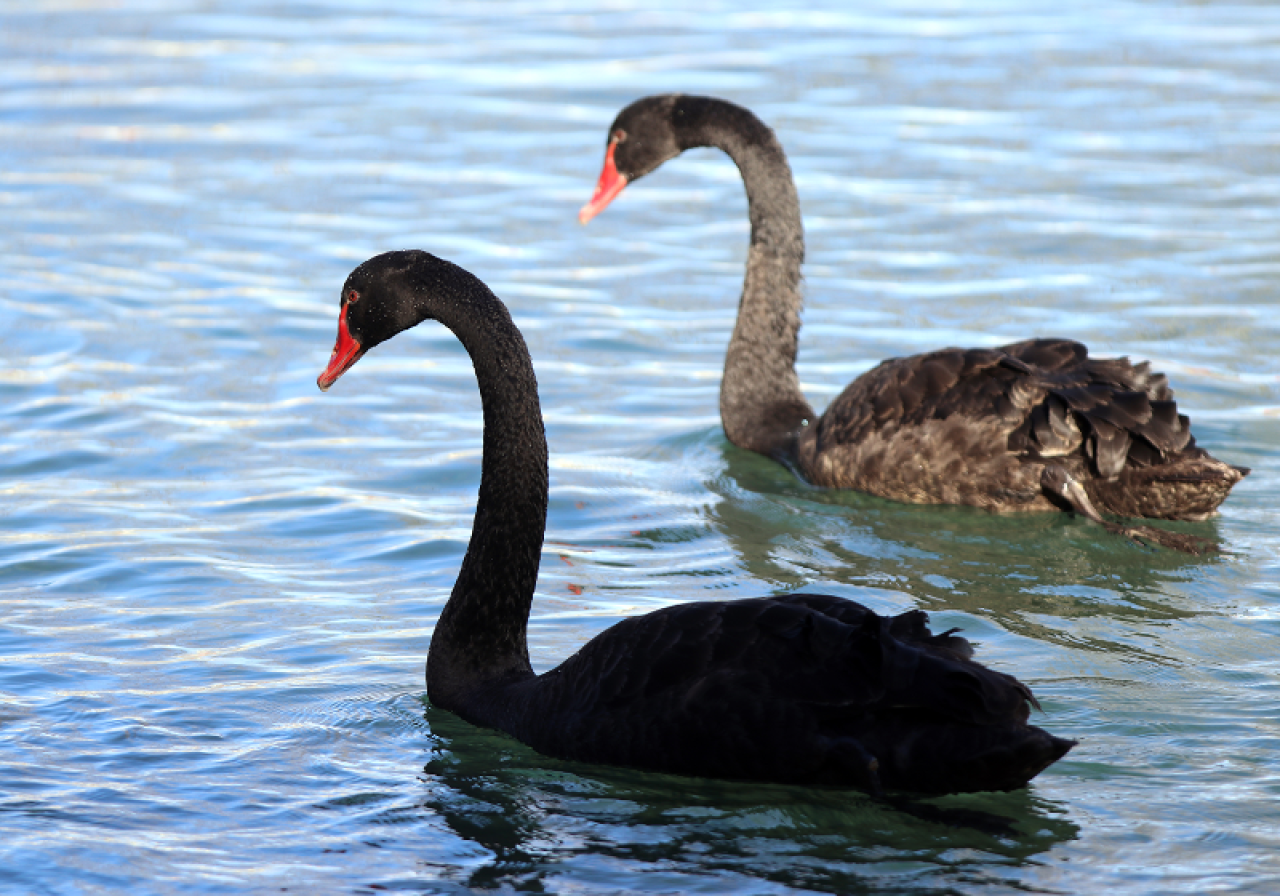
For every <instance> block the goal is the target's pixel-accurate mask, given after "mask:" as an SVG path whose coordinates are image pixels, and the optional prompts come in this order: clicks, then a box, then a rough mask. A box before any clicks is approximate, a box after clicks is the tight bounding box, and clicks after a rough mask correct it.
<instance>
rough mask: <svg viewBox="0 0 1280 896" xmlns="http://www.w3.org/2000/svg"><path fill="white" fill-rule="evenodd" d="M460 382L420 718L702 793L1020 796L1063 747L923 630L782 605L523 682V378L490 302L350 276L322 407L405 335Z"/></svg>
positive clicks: (532, 537) (440, 278)
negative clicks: (463, 435)
mask: <svg viewBox="0 0 1280 896" xmlns="http://www.w3.org/2000/svg"><path fill="white" fill-rule="evenodd" d="M429 319H430V320H437V321H439V322H440V323H442V324H444V325H445V326H447V327H449V328H450V329H451V330H452V331H453V332H454V333H455V334H456V335H457V336H458V338H459V339H460V340H461V342H462V343H463V345H464V346H465V347H466V349H467V351H468V353H469V354H470V356H471V358H472V361H473V363H474V365H475V370H476V377H477V380H478V383H479V387H480V396H481V404H482V406H483V413H484V450H483V459H482V468H481V479H480V493H479V498H478V501H477V505H476V515H475V523H474V526H473V528H472V534H471V540H470V543H469V544H468V547H467V552H466V555H465V557H464V559H463V561H462V568H461V570H460V572H459V574H458V579H457V582H456V583H455V585H454V588H453V592H452V594H451V595H450V598H449V601H448V603H447V604H446V606H445V608H444V611H443V612H442V613H441V615H440V619H439V622H438V623H437V625H436V628H435V632H434V634H433V636H432V641H431V648H430V651H429V653H428V658H427V692H428V695H429V696H430V698H431V701H432V702H433V703H434V704H436V705H437V706H440V707H442V708H444V709H448V710H451V711H453V712H455V713H457V714H458V715H459V716H461V717H463V718H464V719H467V720H468V721H470V722H473V723H475V724H477V725H483V726H487V727H491V728H496V729H498V730H501V731H504V732H507V733H508V734H511V735H512V736H514V737H516V738H517V739H519V740H521V741H523V742H524V743H527V744H529V745H530V746H532V747H533V748H534V749H536V750H539V751H541V752H543V753H545V754H547V755H550V756H556V757H560V758H565V759H573V760H581V761H586V762H596V763H605V764H612V765H623V766H631V767H636V768H642V769H649V770H653V771H661V772H670V773H675V774H683V775H698V776H708V777H717V778H732V779H746V780H765V781H778V782H790V783H797V784H815V785H832V786H840V787H852V788H859V789H862V790H866V791H868V792H871V793H879V792H880V791H881V790H882V789H895V790H899V789H900V790H914V791H922V792H932V793H942V792H955V791H971V790H1007V789H1013V788H1017V787H1021V786H1023V785H1025V784H1026V783H1027V782H1028V781H1029V780H1031V778H1033V777H1034V776H1035V775H1036V774H1038V773H1039V772H1040V771H1041V770H1043V769H1044V768H1045V767H1047V766H1048V765H1049V764H1051V763H1052V762H1054V761H1056V760H1057V759H1058V758H1060V757H1061V756H1063V755H1064V754H1065V753H1066V752H1067V750H1069V749H1070V748H1071V747H1072V746H1073V744H1074V742H1073V741H1068V740H1063V739H1061V738H1057V737H1054V736H1053V735H1050V734H1048V733H1047V732H1045V731H1043V730H1041V729H1039V728H1036V727H1034V726H1031V725H1028V724H1027V718H1028V713H1029V709H1030V707H1031V706H1032V705H1038V704H1036V703H1035V698H1034V697H1033V696H1032V694H1031V691H1030V690H1029V689H1028V688H1027V687H1026V686H1025V685H1023V684H1022V683H1021V682H1019V681H1017V679H1015V678H1012V677H1011V676H1008V675H1005V674H1003V673H1001V672H997V671H994V670H991V669H988V668H986V667H985V666H982V665H980V664H978V663H976V662H974V661H973V660H972V659H971V658H970V657H971V655H972V650H971V648H970V647H969V645H968V642H966V641H965V640H964V639H963V638H960V637H958V636H956V635H955V634H954V631H951V632H946V633H944V634H940V635H934V634H932V633H931V632H930V631H929V629H928V627H927V624H926V623H927V617H926V615H925V614H924V613H922V612H919V611H913V612H908V613H903V614H901V615H898V616H894V617H885V616H880V615H878V614H876V613H875V612H873V611H871V610H869V609H867V608H866V607H863V606H861V605H860V604H857V603H854V602H853V601H849V600H845V599H842V598H838V597H829V596H826V595H819V594H793V595H789V596H784V597H766V598H756V599H748V600H734V601H708V602H699V603H692V604H681V605H677V606H672V607H668V608H665V609H662V610H658V611H656V612H653V613H649V614H647V615H644V616H639V617H634V618H629V619H625V620H623V621H622V622H619V623H618V624H617V625H614V626H613V627H612V628H610V629H608V630H606V631H605V632H603V633H601V634H600V635H598V636H597V637H595V638H594V639H592V640H591V641H590V642H589V643H587V644H586V645H585V646H584V647H583V648H582V649H581V650H580V651H578V653H576V654H575V655H574V656H572V657H570V658H569V659H567V660H566V661H565V662H564V663H562V664H561V665H560V666H558V667H557V668H555V669H552V670H551V671H549V672H547V673H545V674H543V675H536V674H535V673H534V671H533V668H532V666H531V665H530V662H529V652H528V645H527V637H526V634H527V625H528V618H529V610H530V606H531V604H532V601H533V592H534V586H535V584H536V580H537V572H538V562H539V557H540V553H541V547H542V539H543V534H544V530H545V525H546V512H547V443H546V438H545V436H544V433H543V426H542V416H541V411H540V408H539V403H538V392H537V382H536V380H535V378H534V372H533V366H532V362H531V361H530V359H529V353H528V351H527V349H526V347H525V344H524V340H523V338H522V337H521V335H520V332H519V330H518V329H517V328H516V326H515V325H514V323H513V322H512V321H511V318H510V316H509V314H508V313H507V310H506V308H505V307H504V306H503V304H502V303H501V301H499V300H498V298H497V297H495V296H494V295H493V293H491V292H490V291H489V290H488V288H487V287H485V285H484V284H483V283H481V282H480V280H478V279H477V278H476V277H474V276H472V275H471V274H469V273H467V272H466V271H464V270H462V269H461V268H459V267H456V266H455V265H452V264H450V263H449V262H446V261H443V260H441V259H438V258H435V257H434V256H432V255H429V254H427V253H425V252H391V253H387V254H385V255H380V256H378V257H376V258H373V259H370V260H369V261H367V262H365V263H364V264H362V265H360V266H359V267H358V268H356V269H355V271H353V272H352V274H351V275H350V277H349V278H348V279H347V282H346V284H345V286H344V287H343V292H342V304H341V310H340V314H339V322H338V340H337V343H336V345H335V347H334V351H333V355H332V357H331V359H330V362H329V365H328V367H327V368H326V370H325V372H324V373H323V374H321V376H320V378H319V381H318V383H319V385H320V387H321V388H322V389H328V388H329V387H330V386H331V385H332V384H333V383H334V381H336V380H337V379H338V377H339V376H341V375H342V374H343V373H344V372H345V371H346V370H348V369H349V368H350V367H351V366H352V365H353V364H354V363H355V362H356V361H357V360H358V359H359V358H360V357H361V356H362V355H363V354H364V353H365V352H366V351H368V350H369V349H371V348H372V347H374V346H375V345H378V344H379V343H381V342H384V341H386V340H387V339H389V338H391V336H393V335H395V334H396V333H398V332H400V331H402V330H405V329H408V328H409V327H412V326H415V325H416V324H418V323H419V322H421V321H423V320H429Z"/></svg>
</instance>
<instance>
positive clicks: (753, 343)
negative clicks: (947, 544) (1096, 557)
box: [579, 94, 1249, 532]
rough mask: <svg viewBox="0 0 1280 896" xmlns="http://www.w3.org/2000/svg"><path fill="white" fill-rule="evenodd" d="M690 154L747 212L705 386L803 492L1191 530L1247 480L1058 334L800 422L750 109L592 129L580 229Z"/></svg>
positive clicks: (788, 180) (702, 100)
mask: <svg viewBox="0 0 1280 896" xmlns="http://www.w3.org/2000/svg"><path fill="white" fill-rule="evenodd" d="M696 146H715V147H718V148H720V149H722V150H723V151H724V152H726V153H727V154H728V155H729V156H730V158H732V159H733V161H734V162H735V163H736V164H737V166H738V169H739V171H740V172H741V173H742V178H743V182H744V184H745V186H746V192H747V202H748V209H749V214H750V218H751V244H750V249H749V252H748V256H747V270H746V278H745V282H744V285H743V291H742V299H741V303H740V305H739V310H738V319H737V323H736V325H735V327H734V331H733V336H732V338H731V340H730V342H729V348H728V351H727V353H726V357H725V366H724V377H723V379H722V381H721V390H720V417H721V420H722V422H723V424H724V429H725V434H726V436H727V437H728V439H729V441H731V442H733V443H734V444H735V445H738V446H739V447H742V448H746V449H748V450H750V451H755V452H758V453H760V454H764V455H767V456H769V457H772V458H774V459H776V460H778V461H781V462H783V463H786V464H788V465H789V466H792V467H793V468H794V469H796V470H797V471H798V472H799V473H800V474H801V475H802V476H803V477H804V478H805V479H807V480H809V481H810V482H812V483H813V484H815V485H819V486H825V487H829V488H843V489H855V490H857V491H863V492H868V493H870V494H873V495H878V496H880V497H883V498H891V499H894V500H898V501H904V502H908V503H915V504H968V505H972V506H976V507H983V508H986V509H988V510H993V511H998V512H1018V511H1050V510H1056V509H1074V510H1076V511H1077V512H1080V513H1084V514H1086V515H1089V516H1091V517H1093V518H1095V519H1098V518H1099V517H1098V513H1097V509H1101V510H1103V511H1108V512H1111V513H1115V514H1120V515H1123V516H1138V517H1155V518H1162V519H1173V520H1201V519H1205V518H1207V517H1209V516H1211V515H1212V514H1213V513H1214V512H1215V511H1216V510H1217V507H1218V505H1219V504H1221V503H1222V501H1223V500H1224V499H1225V498H1226V496H1227V493H1228V492H1229V491H1230V490H1231V487H1232V486H1233V485H1235V484H1236V483H1237V482H1239V481H1240V480H1241V479H1242V478H1243V477H1244V476H1245V475H1246V474H1247V473H1248V472H1249V471H1248V469H1246V468H1244V467H1238V466H1234V465H1232V464H1227V463H1224V462H1222V461H1220V460H1217V459H1216V458H1214V457H1212V456H1210V455H1209V454H1208V452H1206V451H1204V450H1203V449H1202V448H1199V447H1197V446H1196V443H1195V438H1194V437H1193V436H1192V434H1191V428H1190V424H1189V422H1188V420H1187V418H1186V417H1185V416H1183V415H1181V414H1179V413H1178V409H1177V406H1176V405H1175V403H1174V400H1173V392H1172V390H1170V388H1169V385H1168V382H1167V380H1166V378H1165V376H1164V375H1163V374H1160V373H1154V372H1152V371H1151V369H1150V365H1149V364H1148V363H1146V362H1142V363H1139V364H1131V363H1130V362H1129V361H1128V359H1125V358H1120V359H1113V360H1102V359H1097V358H1090V357H1089V354H1088V350H1087V349H1086V348H1085V347H1084V346H1083V345H1081V344H1080V343H1079V342H1074V341H1072V340H1069V339H1029V340H1026V341H1023V342H1017V343H1014V344H1012V345H1006V346H1002V347H1000V348H992V349H968V350H963V349H957V348H948V349H943V350H941V351H935V352H929V353H926V354H920V355H913V356H911V357H907V358H895V359H892V360H888V361H885V362H883V363H882V364H880V365H879V366H878V367H876V368H874V369H873V370H871V371H868V372H867V373H865V374H863V375H862V376H860V377H859V378H858V379H856V380H854V382H853V383H851V384H850V385H849V386H848V387H847V388H846V389H845V390H844V392H842V393H841V394H840V395H839V396H838V397H837V398H836V399H835V400H834V401H832V402H831V405H830V406H829V407H828V408H827V410H826V412H825V413H823V414H822V415H818V414H816V413H814V411H813V409H812V408H811V407H810V406H809V403H808V402H807V401H806V400H805V398H804V395H803V394H802V393H801V391H800V384H799V380H798V378H797V376H796V371H795V358H796V342H797V334H798V332H799V328H800V309H801V295H800V265H801V263H802V262H803V261H804V232H803V227H802V224H801V219H800V205H799V201H798V199H797V197H796V190H795V184H794V181H793V179H792V176H791V169H790V167H789V165H788V164H787V159H786V156H785V154H784V153H783V151H782V146H781V144H780V143H779V142H778V139H777V137H776V136H775V135H774V133H773V131H772V130H770V129H769V128H768V127H767V126H766V125H765V124H764V123H763V122H761V121H760V120H759V119H758V118H756V116H755V115H753V114H752V113H751V112H750V111H748V110H747V109H744V108H742V107H740V106H736V105H734V104H732V103H729V102H726V101H724V100H719V99H713V98H709V97H696V96H684V95H679V94H668V95H662V96H651V97H646V98H644V99H641V100H637V101H636V102H634V103H632V104H631V105H629V106H627V107H626V108H625V109H623V110H622V112H621V113H619V114H618V117H617V118H616V119H615V120H614V122H613V125H612V126H611V127H610V128H609V139H608V144H607V148H606V153H605V165H604V170H603V171H602V173H601V175H600V179H599V182H598V184H597V187H596V191H595V195H593V196H592V199H591V201H590V202H589V203H588V204H587V205H586V206H585V207H584V208H583V209H582V212H581V213H580V215H579V218H580V219H581V220H582V221H583V222H584V223H585V222H586V221H588V220H590V219H591V218H592V217H594V216H595V215H597V214H599V212H600V211H602V210H603V209H604V208H605V206H607V205H608V204H609V202H611V201H612V200H613V199H614V198H615V197H616V196H617V195H618V194H619V193H621V192H622V190H623V188H624V187H625V186H626V185H627V184H628V183H630V182H631V181H634V180H636V179H637V178H640V177H643V176H644V175H645V174H648V173H650V172H652V171H653V170H655V169H656V168H658V167H659V166H660V165H661V164H662V163H663V162H665V161H667V160H669V159H672V158H674V157H675V156H677V155H679V154H680V153H681V152H683V151H684V150H686V149H689V148H691V147H696ZM1063 483H1066V485H1065V486H1064V485H1063ZM1126 531H1130V532H1132V531H1136V530H1126Z"/></svg>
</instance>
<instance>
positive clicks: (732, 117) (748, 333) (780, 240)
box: [675, 98, 813, 460]
mask: <svg viewBox="0 0 1280 896" xmlns="http://www.w3.org/2000/svg"><path fill="white" fill-rule="evenodd" d="M684 102H685V103H689V102H698V103H699V104H706V105H705V107H704V108H701V109H698V108H695V109H693V110H691V114H688V115H687V116H681V115H679V114H677V115H676V116H675V119H676V140H677V143H678V144H679V145H680V148H681V149H682V150H683V149H688V148H690V147H693V146H715V147H718V148H719V149H722V150H724V152H725V153H727V154H728V155H729V158H731V159H733V161H734V163H735V164H736V165H737V166H738V171H740V172H741V173H742V180H743V183H744V185H745V186H746V190H747V205H748V209H749V212H750V217H751V247H750V249H749V251H748V255H747V273H746V280H745V281H744V283H743V287H742V299H741V302H740V303H739V306H738V321H737V324H736V325H735V326H734V328H733V337H732V338H731V339H730V340H729V349H728V351H727V353H726V355H725V362H724V378H723V379H722V380H721V383H720V419H721V422H722V423H723V424H724V430H725V435H727V436H728V438H729V441H731V442H733V443H734V444H735V445H738V446H739V447H741V448H746V449H748V450H750V451H755V452H758V453H760V454H765V455H768V456H770V457H774V458H777V459H779V460H789V459H791V457H792V455H793V452H794V443H795V438H796V435H797V433H798V432H799V431H800V429H801V428H802V427H803V426H804V425H805V424H806V421H809V420H812V419H813V409H812V408H811V407H810V406H809V403H808V402H807V401H805V398H804V394H803V393H802V392H801V391H800V379H799V377H798V376H797V375H796V368H795V364H796V343H797V340H798V336H799V332H800V311H801V307H802V305H803V300H802V299H801V296H800V265H801V264H802V263H803V262H804V227H803V225H802V223H801V219H800V201H799V199H798V198H797V196H796V187H795V181H794V180H793V179H792V176H791V167H790V166H789V165H788V164H787V157H786V154H785V153H783V151H782V146H781V144H779V143H778V138H777V137H776V136H774V133H773V131H772V130H770V129H769V127H768V126H766V125H765V124H764V123H763V122H762V121H760V119H758V118H756V117H755V115H753V114H752V113H751V112H749V111H748V110H746V109H743V108H742V107H740V106H735V105H733V104H731V103H726V102H724V101H722V100H710V99H701V98H698V99H695V98H687V99H686V100H685V101H684ZM678 108H679V106H678V107H677V109H678ZM682 118H684V119H685V120H686V121H687V122H688V126H686V127H683V128H682V127H681V124H680V122H681V119H682Z"/></svg>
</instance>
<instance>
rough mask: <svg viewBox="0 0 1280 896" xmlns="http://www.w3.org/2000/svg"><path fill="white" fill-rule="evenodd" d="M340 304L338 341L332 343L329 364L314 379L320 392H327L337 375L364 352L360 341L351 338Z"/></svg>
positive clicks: (344, 309) (345, 308) (345, 370)
mask: <svg viewBox="0 0 1280 896" xmlns="http://www.w3.org/2000/svg"><path fill="white" fill-rule="evenodd" d="M348 307H349V306H347V305H343V306H342V313H341V314H339V315H338V341H337V342H335V343H334V344H333V354H332V355H330V356H329V366H328V367H326V368H325V369H324V373H322V374H320V376H319V378H318V379H317V380H316V385H317V386H319V387H320V391H321V392H328V391H329V387H330V386H332V385H333V384H334V383H336V382H337V381H338V377H340V376H342V375H343V374H344V373H346V372H347V371H348V370H350V369H351V365H352V364H354V363H356V362H357V361H359V360H360V356H361V355H363V354H364V349H363V348H361V347H360V343H358V342H356V341H355V339H353V338H351V333H350V332H349V331H348V330H347V308H348Z"/></svg>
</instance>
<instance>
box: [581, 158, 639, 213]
mask: <svg viewBox="0 0 1280 896" xmlns="http://www.w3.org/2000/svg"><path fill="white" fill-rule="evenodd" d="M617 145H618V141H616V140H610V141H609V148H608V149H607V150H605V154H604V170H603V171H601V172H600V179H599V180H598V181H596V191H595V192H594V193H592V194H591V201H590V202H588V203H587V204H586V205H584V206H583V207H582V211H580V212H578V220H579V221H580V222H581V223H583V224H586V223H587V222H588V221H590V220H591V219H592V218H594V217H595V216H596V215H598V214H600V213H601V212H602V211H604V208H605V206H606V205H608V204H609V203H610V202H613V198H614V197H615V196H617V195H618V194H619V193H621V192H622V188H623V187H625V186H626V185H627V179H626V177H624V176H623V175H621V174H619V173H618V166H617V165H615V164H613V148H614V147H615V146H617Z"/></svg>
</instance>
